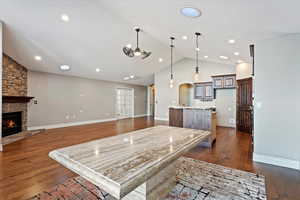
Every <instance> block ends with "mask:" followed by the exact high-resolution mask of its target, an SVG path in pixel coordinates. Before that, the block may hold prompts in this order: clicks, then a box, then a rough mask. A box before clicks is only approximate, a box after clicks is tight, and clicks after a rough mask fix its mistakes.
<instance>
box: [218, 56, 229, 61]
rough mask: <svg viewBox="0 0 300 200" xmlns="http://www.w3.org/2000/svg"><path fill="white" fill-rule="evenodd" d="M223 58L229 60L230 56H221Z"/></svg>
mask: <svg viewBox="0 0 300 200" xmlns="http://www.w3.org/2000/svg"><path fill="white" fill-rule="evenodd" d="M220 58H221V59H223V60H228V59H229V58H228V57H227V56H220Z"/></svg>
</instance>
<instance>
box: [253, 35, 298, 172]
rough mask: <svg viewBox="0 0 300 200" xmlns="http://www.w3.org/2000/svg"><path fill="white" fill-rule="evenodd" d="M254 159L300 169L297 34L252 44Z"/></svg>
mask: <svg viewBox="0 0 300 200" xmlns="http://www.w3.org/2000/svg"><path fill="white" fill-rule="evenodd" d="M255 52H256V58H255V82H254V84H255V109H254V160H256V161H260V162H266V163H270V164H275V165H280V166H285V167H291V168H296V169H299V168H300V166H299V165H300V133H299V130H300V118H299V113H300V104H299V103H300V34H291V35H286V36H284V37H280V38H276V39H271V40H265V41H261V42H258V43H257V44H256V45H255Z"/></svg>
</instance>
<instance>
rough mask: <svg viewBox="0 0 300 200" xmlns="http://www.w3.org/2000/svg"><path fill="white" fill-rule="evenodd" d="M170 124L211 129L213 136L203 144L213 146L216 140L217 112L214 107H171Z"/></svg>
mask: <svg viewBox="0 0 300 200" xmlns="http://www.w3.org/2000/svg"><path fill="white" fill-rule="evenodd" d="M169 125H170V126H175V127H183V128H191V129H198V130H208V131H210V132H211V136H210V137H209V138H208V139H207V140H206V141H204V142H203V143H202V145H205V146H210V147H211V145H212V144H213V142H214V141H215V140H216V127H217V113H216V112H215V111H214V109H212V108H198V107H180V106H178V107H170V108H169Z"/></svg>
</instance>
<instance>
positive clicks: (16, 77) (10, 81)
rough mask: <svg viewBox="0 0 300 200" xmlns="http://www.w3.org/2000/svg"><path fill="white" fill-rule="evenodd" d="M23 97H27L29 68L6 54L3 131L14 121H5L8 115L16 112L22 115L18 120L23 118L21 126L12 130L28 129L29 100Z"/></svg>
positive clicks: (3, 89) (4, 65) (3, 83)
mask: <svg viewBox="0 0 300 200" xmlns="http://www.w3.org/2000/svg"><path fill="white" fill-rule="evenodd" d="M8 97H10V98H8ZM11 97H12V98H11ZM16 97H21V98H16ZM23 97H27V69H26V68H25V67H24V66H22V65H20V64H19V63H17V62H16V61H14V60H13V59H12V58H10V57H9V56H7V55H5V54H4V55H3V74H2V101H3V102H2V133H3V131H4V128H7V127H5V126H6V125H9V124H7V123H13V122H11V121H5V119H6V118H7V116H11V115H13V114H16V113H19V115H20V118H19V119H18V120H21V122H20V123H19V125H21V127H18V129H14V130H10V131H11V132H14V133H16V130H18V132H22V131H27V102H26V101H24V98H23ZM18 99H19V100H18ZM27 101H28V100H27ZM10 125H12V124H10ZM3 136H5V135H3Z"/></svg>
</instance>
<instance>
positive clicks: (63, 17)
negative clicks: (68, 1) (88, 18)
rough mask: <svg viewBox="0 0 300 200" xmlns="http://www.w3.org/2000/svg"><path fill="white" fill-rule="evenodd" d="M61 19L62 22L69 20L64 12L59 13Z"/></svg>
mask: <svg viewBox="0 0 300 200" xmlns="http://www.w3.org/2000/svg"><path fill="white" fill-rule="evenodd" d="M61 20H63V21H64V22H68V21H70V17H69V16H68V15H66V14H62V15H61Z"/></svg>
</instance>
